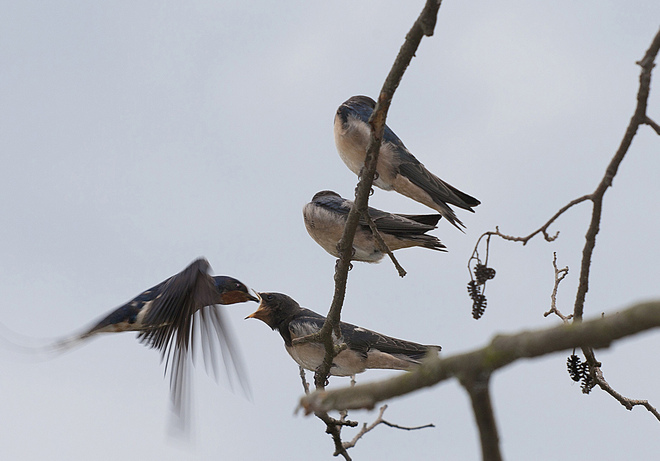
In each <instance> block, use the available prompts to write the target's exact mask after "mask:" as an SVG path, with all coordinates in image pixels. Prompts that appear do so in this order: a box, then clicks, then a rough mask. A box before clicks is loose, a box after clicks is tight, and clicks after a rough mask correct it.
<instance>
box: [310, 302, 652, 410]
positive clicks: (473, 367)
mask: <svg viewBox="0 0 660 461" xmlns="http://www.w3.org/2000/svg"><path fill="white" fill-rule="evenodd" d="M659 326H660V301H652V302H648V303H641V304H637V305H635V306H633V307H630V308H628V309H625V310H623V311H621V312H619V313H617V314H614V315H610V316H607V317H599V318H597V319H595V320H589V321H584V322H580V323H577V324H576V323H573V324H568V325H563V324H562V325H559V326H556V327H553V328H548V329H542V330H535V331H524V332H522V333H517V334H513V335H499V336H496V337H495V338H493V340H492V341H491V342H490V344H489V345H487V346H485V347H483V348H481V349H478V350H475V351H472V352H467V353H464V354H458V355H453V356H450V357H445V358H442V359H441V358H438V357H433V356H430V357H427V358H425V359H424V360H423V362H422V365H421V366H420V367H418V368H417V369H415V370H413V371H412V372H407V373H403V374H401V375H398V376H396V377H394V378H390V379H387V380H384V381H378V382H373V383H368V384H358V385H357V386H355V387H352V388H341V389H335V390H331V391H325V390H317V391H315V392H313V393H311V394H310V395H308V396H304V397H303V398H302V399H301V401H300V405H301V406H302V408H303V409H304V410H305V412H306V413H310V412H314V411H330V410H339V409H342V410H344V409H357V408H367V409H371V408H373V407H374V406H375V405H376V404H377V403H378V402H381V401H383V400H386V399H390V398H393V397H397V396H400V395H404V394H408V393H410V392H413V391H415V390H418V389H422V388H424V387H428V386H433V385H435V384H437V383H439V382H442V381H444V380H447V379H449V378H452V377H458V378H461V377H465V376H468V377H469V376H474V375H476V374H478V373H492V372H493V371H495V370H498V369H500V368H503V367H505V366H507V365H509V364H510V363H513V362H515V361H516V360H519V359H521V358H531V357H539V356H542V355H546V354H550V353H553V352H559V351H563V350H570V349H573V348H575V347H586V346H588V347H594V348H602V347H608V346H609V345H610V344H611V343H612V342H613V341H616V340H617V339H621V338H625V337H627V336H632V335H634V334H637V333H640V332H642V331H646V330H650V329H651V328H656V327H659Z"/></svg>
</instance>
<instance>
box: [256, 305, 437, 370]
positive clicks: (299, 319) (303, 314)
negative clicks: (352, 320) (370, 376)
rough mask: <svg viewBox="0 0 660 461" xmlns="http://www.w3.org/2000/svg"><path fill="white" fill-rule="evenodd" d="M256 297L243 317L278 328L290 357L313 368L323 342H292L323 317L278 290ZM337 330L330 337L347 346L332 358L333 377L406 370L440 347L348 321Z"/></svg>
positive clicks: (314, 327)
mask: <svg viewBox="0 0 660 461" xmlns="http://www.w3.org/2000/svg"><path fill="white" fill-rule="evenodd" d="M258 296H259V298H260V299H261V303H260V304H259V308H258V309H257V310H256V311H255V312H253V313H252V314H250V315H248V316H247V318H254V319H259V320H261V321H263V322H264V323H265V324H266V325H268V326H269V327H271V328H272V329H273V330H278V331H279V332H280V335H282V338H283V339H284V347H285V348H286V351H287V352H288V353H289V355H290V356H291V357H292V358H293V360H295V361H296V362H297V363H298V365H300V366H302V367H303V368H305V369H307V370H311V371H314V370H316V369H317V368H318V366H319V365H321V363H322V362H323V357H324V355H325V348H324V346H323V344H322V343H320V342H307V343H302V344H296V345H294V344H293V340H294V339H296V338H300V337H302V336H307V335H310V334H314V333H317V332H318V331H319V330H320V329H321V327H322V326H323V322H324V321H325V317H323V316H322V315H320V314H317V313H316V312H314V311H311V310H309V309H305V308H304V307H300V305H299V304H298V303H297V302H296V301H294V300H293V299H291V298H290V297H289V296H287V295H285V294H282V293H258ZM340 330H341V335H342V336H341V338H334V341H335V343H336V344H341V343H346V345H347V346H348V347H347V348H346V349H345V350H343V351H341V352H340V353H339V355H337V356H336V357H335V358H334V361H333V363H332V368H331V369H330V374H332V375H335V376H352V375H355V374H357V373H362V372H363V371H364V370H366V369H369V368H379V369H394V370H410V369H411V368H414V367H415V366H417V365H419V363H420V360H421V359H422V358H423V357H424V355H426V354H427V353H428V352H429V351H430V350H432V349H435V350H438V351H439V350H440V346H424V345H422V344H417V343H413V342H410V341H404V340H402V339H396V338H391V337H389V336H385V335H383V334H380V333H376V332H375V331H371V330H367V329H365V328H362V327H357V326H355V325H351V324H349V323H344V322H341V324H340Z"/></svg>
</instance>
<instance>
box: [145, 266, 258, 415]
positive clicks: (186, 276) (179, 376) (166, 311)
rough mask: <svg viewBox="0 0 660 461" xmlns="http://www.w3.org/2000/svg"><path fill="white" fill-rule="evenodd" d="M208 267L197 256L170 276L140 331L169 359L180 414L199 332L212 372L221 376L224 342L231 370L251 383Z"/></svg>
mask: <svg viewBox="0 0 660 461" xmlns="http://www.w3.org/2000/svg"><path fill="white" fill-rule="evenodd" d="M209 271H210V265H209V263H208V261H206V260H205V259H198V260H196V261H194V262H193V263H191V264H190V265H189V266H188V267H186V268H185V269H184V270H183V271H181V272H180V273H178V274H176V275H174V276H172V277H171V278H169V279H168V280H167V281H166V282H165V284H164V285H163V287H162V291H161V293H160V294H159V295H158V296H157V297H156V299H155V300H154V301H153V305H152V307H151V309H150V310H149V311H148V312H147V314H146V315H145V318H144V323H145V324H146V325H151V326H152V328H149V329H145V330H144V331H141V332H140V333H139V335H138V339H139V340H140V341H141V342H143V343H146V344H148V345H149V346H150V347H152V348H154V349H158V350H160V352H161V357H162V358H163V359H165V361H166V364H165V369H166V372H167V370H169V373H170V391H171V394H172V402H173V404H174V408H175V411H176V412H177V414H179V415H183V414H184V411H185V408H186V407H187V399H188V396H189V391H188V382H189V378H188V376H189V371H190V370H189V366H190V363H189V362H190V361H192V360H194V350H193V348H194V343H195V338H196V337H199V338H200V343H201V346H202V355H203V358H204V363H205V365H206V368H207V372H209V368H211V370H212V374H213V376H214V377H215V378H216V379H217V377H218V372H217V368H216V363H217V360H216V357H217V355H218V354H217V350H218V346H219V347H220V350H221V352H222V356H223V359H224V361H225V366H226V368H227V370H228V372H229V373H230V374H231V372H232V370H233V371H235V373H236V376H237V378H238V379H239V382H240V383H241V385H242V386H243V388H244V389H246V390H247V389H248V386H247V379H246V378H245V372H244V370H243V366H242V362H241V360H240V356H239V354H238V351H237V349H236V348H235V346H234V345H233V343H234V342H233V340H232V335H231V331H230V330H229V326H228V324H227V322H226V321H225V320H224V319H223V316H222V312H221V311H220V310H219V309H218V308H216V307H215V306H214V303H217V302H218V290H217V288H216V286H215V281H214V279H213V277H211V276H210V275H209ZM196 330H197V333H195V331H196ZM189 358H190V359H191V360H189ZM209 374H211V373H209Z"/></svg>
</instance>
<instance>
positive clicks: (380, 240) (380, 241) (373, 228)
mask: <svg viewBox="0 0 660 461" xmlns="http://www.w3.org/2000/svg"><path fill="white" fill-rule="evenodd" d="M362 218H363V219H364V220H365V221H366V222H367V224H369V229H371V233H372V234H373V236H374V239H376V243H378V247H379V248H380V251H383V252H385V253H387V255H388V256H389V257H390V260H391V261H392V264H394V267H396V270H397V272H399V277H405V276H406V270H405V269H404V268H403V267H401V265H400V264H399V261H397V259H396V258H395V257H394V254H393V253H392V251H391V250H390V249H389V247H388V246H387V244H386V243H385V240H383V237H382V236H381V235H380V232H378V228H376V224H375V223H374V221H373V219H371V216H369V212H366V213H364V214H363V215H362Z"/></svg>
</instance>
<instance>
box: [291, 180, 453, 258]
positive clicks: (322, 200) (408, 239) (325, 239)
mask: <svg viewBox="0 0 660 461" xmlns="http://www.w3.org/2000/svg"><path fill="white" fill-rule="evenodd" d="M351 208H353V202H352V201H350V200H347V199H345V198H343V197H341V196H340V195H339V194H337V193H336V192H333V191H329V190H324V191H321V192H317V193H316V194H315V195H314V197H312V201H311V202H309V203H308V204H306V205H305V206H304V207H303V217H304V219H305V227H306V228H307V232H308V233H309V235H310V236H311V237H312V238H313V239H314V241H316V243H318V244H319V245H320V246H321V247H322V248H323V249H324V250H325V251H327V252H328V253H330V254H331V255H332V256H334V257H336V258H338V257H339V251H338V249H337V244H338V243H339V240H341V237H342V235H343V233H344V227H345V226H346V221H347V219H348V213H349V212H350V211H351ZM367 211H368V214H369V217H370V218H371V220H372V221H373V223H374V225H375V226H376V229H377V230H378V233H379V234H380V235H381V237H383V241H384V242H385V244H386V245H387V247H388V248H389V249H390V250H391V251H394V250H399V249H401V248H410V247H423V248H430V249H432V250H438V251H446V249H445V248H446V247H445V246H444V245H443V244H442V242H440V240H439V239H438V238H437V237H434V236H432V235H427V234H426V232H428V231H430V230H433V229H435V228H436V224H437V223H438V221H439V220H440V218H441V217H442V216H441V215H439V214H429V215H403V214H394V213H388V212H386V211H381V210H378V209H376V208H371V207H368V209H367ZM353 249H354V253H353V256H352V258H351V259H352V260H353V261H365V262H369V263H375V262H379V261H380V260H381V259H383V256H384V255H385V253H384V251H383V250H382V249H381V248H380V246H379V245H378V243H377V242H376V240H375V239H374V235H373V233H372V232H371V228H370V227H369V224H368V223H367V221H366V220H365V219H364V217H360V222H359V225H358V228H357V230H356V232H355V239H354V240H353Z"/></svg>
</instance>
